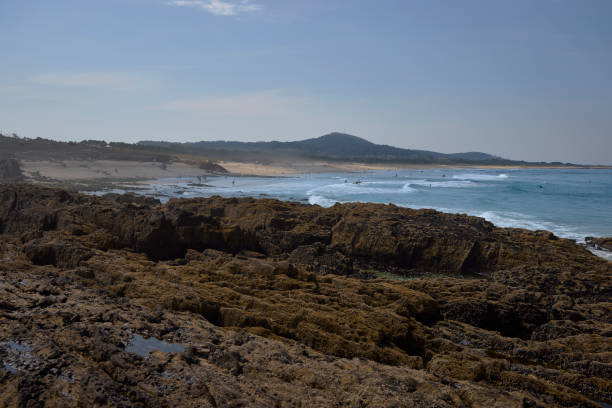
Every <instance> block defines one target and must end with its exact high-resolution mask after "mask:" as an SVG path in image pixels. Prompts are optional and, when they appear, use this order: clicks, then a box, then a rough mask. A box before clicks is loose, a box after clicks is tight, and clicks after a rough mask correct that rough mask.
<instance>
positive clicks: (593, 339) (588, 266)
mask: <svg viewBox="0 0 612 408" xmlns="http://www.w3.org/2000/svg"><path fill="white" fill-rule="evenodd" d="M0 234H1V235H0V237H1V238H0V406H7V407H22V406H23V407H26V406H27V407H46V406H88V407H89V406H125V407H127V406H141V407H145V406H158V407H159V406H161V407H166V406H168V407H171V406H187V407H189V406H193V407H222V406H223V407H225V406H235V407H238V406H261V407H271V406H279V407H300V406H303V407H311V406H348V407H370V406H371V407H392V406H393V407H487V408H489V407H558V406H566V407H597V406H603V405H600V404H603V403H602V401H604V402H605V401H607V402H608V403H610V401H611V400H612V392H611V391H610V390H612V380H611V378H612V340H611V337H612V313H611V312H612V301H611V295H612V279H611V272H612V266H611V265H612V264H610V263H608V262H606V261H604V260H602V259H600V258H597V257H596V256H594V255H592V254H591V253H590V252H588V251H587V250H586V249H584V248H582V247H581V246H579V245H576V244H575V243H574V242H572V241H569V240H565V239H560V238H557V237H555V236H554V235H553V234H551V233H549V232H545V231H535V232H533V231H527V230H522V229H503V228H496V227H495V226H493V225H492V224H490V223H488V222H486V221H484V220H483V219H480V218H476V217H469V216H466V215H452V214H443V213H439V212H436V211H433V210H411V209H405V208H399V207H396V206H392V205H388V206H385V205H375V204H343V205H335V206H333V207H331V208H321V207H318V206H309V205H303V204H297V203H289V202H281V201H276V200H256V199H250V198H240V199H238V198H233V199H224V198H220V197H213V198H207V199H191V200H185V199H177V200H171V201H170V202H168V203H167V204H164V205H162V204H160V203H159V202H158V201H156V200H153V199H149V198H144V197H137V196H133V195H108V196H105V197H93V196H86V195H82V194H77V193H69V192H66V191H61V190H54V189H46V188H41V187H34V186H27V185H2V186H0ZM381 273H383V274H385V275H387V276H392V277H397V279H398V280H389V279H385V278H381V277H380V274H381ZM146 339H150V340H146ZM135 340H138V342H136V341H135ZM146 341H150V342H151V344H152V346H151V348H150V349H148V348H147V349H144V350H140V351H141V352H138V347H143V346H142V343H143V342H146ZM166 346H168V347H169V348H168V349H165V347H166ZM170 346H172V347H173V348H172V347H170ZM151 350H152V352H150V353H149V352H148V351H151ZM597 401H599V402H597Z"/></svg>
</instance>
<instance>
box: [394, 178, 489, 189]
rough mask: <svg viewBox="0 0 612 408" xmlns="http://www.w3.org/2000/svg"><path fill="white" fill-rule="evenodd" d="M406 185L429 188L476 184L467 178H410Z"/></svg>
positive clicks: (471, 185) (472, 185) (459, 186)
mask: <svg viewBox="0 0 612 408" xmlns="http://www.w3.org/2000/svg"><path fill="white" fill-rule="evenodd" d="M406 185H408V186H411V185H413V186H423V187H431V188H434V187H435V188H445V187H446V188H462V187H477V186H478V185H477V184H475V183H472V182H471V181H469V180H461V181H455V180H449V181H429V180H411V181H409V182H407V183H406Z"/></svg>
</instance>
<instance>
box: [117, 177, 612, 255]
mask: <svg viewBox="0 0 612 408" xmlns="http://www.w3.org/2000/svg"><path fill="white" fill-rule="evenodd" d="M125 191H130V190H129V189H128V190H125ZM131 191H133V192H134V193H137V194H145V195H149V196H153V197H156V198H159V199H161V200H162V201H166V200H168V199H169V198H171V197H185V198H190V197H208V196H212V195H221V196H226V197H228V196H252V197H268V198H278V199H281V200H291V201H299V202H304V203H310V204H316V205H320V206H323V207H327V206H331V205H334V204H335V203H337V202H339V203H343V202H353V201H359V202H373V203H384V204H387V203H393V204H396V205H398V206H404V207H409V208H434V209H436V210H439V211H444V212H450V213H465V214H469V215H475V216H479V217H483V218H485V219H487V220H488V221H490V222H492V223H493V224H495V225H497V226H500V227H518V228H527V229H531V230H548V231H551V232H553V233H554V234H555V235H557V236H559V237H563V238H570V239H574V240H576V241H577V242H583V241H584V238H585V237H587V236H593V237H603V236H608V237H609V236H612V170H608V169H502V170H480V169H465V168H462V169H424V170H416V169H410V170H397V171H395V170H393V171H391V170H384V171H368V172H363V173H323V174H320V173H318V174H300V175H290V176H286V177H225V176H217V177H208V178H206V180H202V181H201V182H200V181H198V180H197V179H196V178H182V179H162V180H159V181H158V182H157V183H154V184H151V185H150V186H148V187H146V188H145V189H134V190H131ZM117 192H123V190H121V191H117ZM598 255H601V256H604V257H606V258H609V259H610V256H609V255H610V253H598Z"/></svg>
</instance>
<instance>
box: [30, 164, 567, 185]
mask: <svg viewBox="0 0 612 408" xmlns="http://www.w3.org/2000/svg"><path fill="white" fill-rule="evenodd" d="M218 164H219V165H221V166H223V167H224V168H225V169H227V171H228V172H229V173H230V174H232V175H234V176H247V175H248V176H268V177H269V176H282V175H290V174H305V173H328V172H329V173H333V172H343V173H346V172H364V171H373V170H394V169H397V170H401V169H434V168H447V169H458V168H474V169H520V168H530V167H533V166H484V165H476V166H468V165H435V164H433V165H432V164H404V165H391V164H376V163H350V162H346V163H340V162H326V161H315V162H297V163H288V162H276V163H265V164H264V163H252V162H238V161H220V162H219V163H218ZM21 168H22V170H23V173H24V174H25V175H26V176H28V177H31V178H34V179H52V180H57V181H84V180H97V181H130V180H132V181H134V180H140V181H143V180H156V179H161V178H174V177H196V176H203V175H209V174H210V173H209V172H207V171H206V170H203V169H200V168H199V167H198V166H196V165H194V164H190V163H187V162H182V161H176V162H173V163H168V164H163V163H159V162H140V161H127V160H92V161H85V160H66V161H50V160H45V161H22V162H21ZM533 168H536V167H533ZM537 168H556V167H554V166H546V167H544V166H540V167H537ZM559 168H560V167H559ZM563 168H568V167H563Z"/></svg>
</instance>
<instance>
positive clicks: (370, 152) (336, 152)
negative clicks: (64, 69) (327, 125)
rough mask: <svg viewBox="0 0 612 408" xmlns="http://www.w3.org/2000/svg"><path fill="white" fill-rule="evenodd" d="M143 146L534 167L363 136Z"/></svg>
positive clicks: (478, 154)
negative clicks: (391, 143)
mask: <svg viewBox="0 0 612 408" xmlns="http://www.w3.org/2000/svg"><path fill="white" fill-rule="evenodd" d="M139 145H141V146H154V147H163V148H167V149H171V150H173V151H181V152H184V153H191V154H204V153H205V154H208V155H213V156H215V157H219V158H224V159H225V158H227V157H228V156H230V155H231V156H233V157H234V158H235V156H240V158H243V159H244V158H248V157H250V158H255V157H257V158H258V159H260V160H266V159H272V158H278V157H279V155H283V156H289V157H296V158H303V159H322V160H332V161H355V162H365V163H373V162H381V163H398V164H402V163H410V164H491V165H494V164H499V165H512V164H517V165H518V164H530V163H527V162H523V161H514V160H508V159H503V158H501V157H498V156H493V155H490V154H487V153H481V152H468V153H454V154H445V153H438V152H432V151H427V150H414V149H402V148H399V147H393V146H388V145H381V144H375V143H372V142H370V141H368V140H366V139H363V138H361V137H357V136H353V135H349V134H345V133H337V132H334V133H330V134H327V135H324V136H321V137H317V138H312V139H306V140H301V141H295V142H275V141H274V142H228V141H201V142H195V143H169V142H152V141H143V142H140V143H139ZM531 164H533V163H531Z"/></svg>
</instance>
